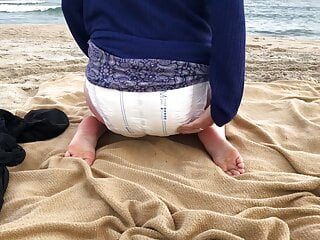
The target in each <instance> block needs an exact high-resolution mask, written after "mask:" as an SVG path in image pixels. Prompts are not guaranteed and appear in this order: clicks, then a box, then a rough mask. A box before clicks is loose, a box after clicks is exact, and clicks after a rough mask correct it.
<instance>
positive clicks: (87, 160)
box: [83, 158, 94, 166]
mask: <svg viewBox="0 0 320 240" xmlns="http://www.w3.org/2000/svg"><path fill="white" fill-rule="evenodd" d="M83 160H85V161H86V163H88V165H89V166H91V165H92V164H93V162H94V160H92V159H89V158H84V159H83Z"/></svg>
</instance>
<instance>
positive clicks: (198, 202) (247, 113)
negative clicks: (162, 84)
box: [0, 75, 320, 240]
mask: <svg viewBox="0 0 320 240" xmlns="http://www.w3.org/2000/svg"><path fill="white" fill-rule="evenodd" d="M83 81H84V78H83V77H82V76H80V75H79V76H77V75H69V76H67V77H66V78H64V79H60V80H57V81H55V82H49V83H44V84H42V85H41V87H40V90H39V92H38V94H37V95H36V96H35V97H33V98H30V99H29V100H28V102H27V103H26V104H25V106H24V108H23V111H21V110H20V111H17V114H18V115H20V116H23V115H24V114H26V113H27V112H28V111H30V110H31V109H39V108H59V109H60V110H62V111H64V112H65V113H67V114H68V116H69V117H70V121H71V125H70V127H69V128H68V129H67V130H66V132H65V133H63V134H62V135H60V136H59V137H57V138H54V139H52V140H49V141H44V142H34V143H28V144H23V145H22V146H23V147H24V149H25V150H26V152H27V156H26V159H25V160H24V162H23V163H22V164H21V165H19V166H16V167H13V168H10V182H9V186H8V189H7V192H6V194H5V198H4V201H5V203H4V206H3V209H2V212H1V213H0V224H1V225H0V239H1V240H10V239H15V240H20V239H21V240H22V239H59V240H64V239H79V240H81V239H108V240H109V239H110V240H113V239H124V240H125V239H137V240H140V239H141V240H144V239H145V240H146V239H165V240H166V239H174V240H179V239H181V240H186V239H195V240H205V239H206V240H209V239H219V240H220V239H225V240H239V239H252V240H264V239H270V240H275V239H294V240H304V239H305V240H319V239H320V86H319V84H313V83H310V82H303V81H299V82H295V81H278V82H274V83H247V84H246V89H245V96H244V100H243V102H242V106H241V109H240V111H239V115H238V116H237V117H236V118H235V119H234V121H232V123H231V124H229V125H228V126H227V137H228V139H229V140H230V141H231V142H232V144H234V145H235V146H236V147H237V148H238V149H239V151H240V152H241V154H242V156H243V158H244V160H245V163H246V170H247V172H246V173H245V174H244V175H242V176H239V177H237V178H232V177H229V176H227V175H226V174H224V173H223V172H222V170H220V169H219V168H218V167H217V166H216V165H215V164H214V163H212V161H211V159H210V157H209V156H208V155H207V154H206V152H205V151H204V150H203V148H202V147H201V144H200V143H199V142H198V140H197V138H196V136H184V137H180V136H178V137H173V138H170V139H168V138H157V137H145V138H142V139H126V138H122V137H118V136H114V135H110V134H107V135H105V136H104V137H103V138H102V139H101V141H100V142H99V145H98V150H97V160H96V161H95V163H94V164H93V166H92V167H91V168H90V167H89V166H88V165H87V164H86V163H85V162H84V161H82V160H80V159H78V158H65V157H63V154H64V152H65V150H66V148H67V145H68V143H69V142H70V140H71V138H72V136H73V134H74V133H75V131H76V128H77V125H78V123H79V122H80V121H81V119H82V118H83V116H85V115H88V114H89V111H88V109H87V107H86V105H85V102H84V96H83V93H82V89H83Z"/></svg>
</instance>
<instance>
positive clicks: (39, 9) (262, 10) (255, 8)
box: [0, 0, 320, 39]
mask: <svg viewBox="0 0 320 240" xmlns="http://www.w3.org/2000/svg"><path fill="white" fill-rule="evenodd" d="M92 1H94V0H92ZM105 1H106V3H107V2H108V0H105ZM119 1H121V0H119ZM133 1H135V0H133ZM150 1H152V0H150ZM164 1H170V0H164ZM182 1H183V0H182ZM194 1H198V0H194ZM212 1H214V0H212ZM221 1H224V0H221ZM245 12H246V25H247V32H248V33H249V34H254V35H271V36H286V37H305V38H315V39H320V0H268V1H266V0H245ZM1 23H2V24H12V23H18V24H21V23H34V24H38V23H41V24H42V23H46V24H48V23H52V24H55V23H64V19H63V15H62V12H61V0H0V24H1ZM0 27H1V25H0Z"/></svg>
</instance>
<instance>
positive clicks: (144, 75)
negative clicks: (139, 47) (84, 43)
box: [86, 41, 208, 92]
mask: <svg viewBox="0 0 320 240" xmlns="http://www.w3.org/2000/svg"><path fill="white" fill-rule="evenodd" d="M86 77H87V79H88V80H89V81H90V82H91V83H92V84H95V85H97V86H100V87H104V88H110V89H116V90H119V91H127V92H156V91H166V90H172V89H178V88H182V87H187V86H190V85H194V84H197V83H201V82H206V81H208V66H207V65H205V64H198V63H191V62H184V61H175V60H163V59H131V58H120V57H117V56H114V55H111V54H110V53H108V52H105V51H103V50H102V49H100V48H98V47H97V46H96V45H95V44H94V43H93V42H92V41H89V63H88V65H87V67H86Z"/></svg>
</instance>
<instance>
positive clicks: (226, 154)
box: [198, 126, 244, 176]
mask: <svg viewBox="0 0 320 240" xmlns="http://www.w3.org/2000/svg"><path fill="white" fill-rule="evenodd" d="M198 136H199V139H200V141H201V142H202V144H203V145H204V147H205V148H206V150H207V151H208V153H209V154H210V156H211V157H212V159H213V161H214V162H215V163H216V164H217V165H218V166H219V167H220V168H221V169H222V170H223V171H224V172H225V173H227V174H228V175H230V176H238V175H240V174H242V173H244V163H243V160H242V158H241V156H240V153H239V152H238V150H237V149H235V147H234V146H232V145H231V143H230V142H229V141H228V140H227V139H226V138H225V137H224V136H222V134H221V133H219V131H217V128H215V127H213V126H212V127H209V128H207V129H205V130H203V131H201V132H199V133H198Z"/></svg>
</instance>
